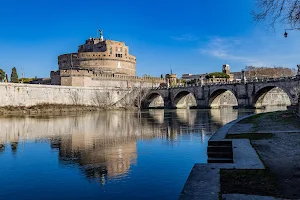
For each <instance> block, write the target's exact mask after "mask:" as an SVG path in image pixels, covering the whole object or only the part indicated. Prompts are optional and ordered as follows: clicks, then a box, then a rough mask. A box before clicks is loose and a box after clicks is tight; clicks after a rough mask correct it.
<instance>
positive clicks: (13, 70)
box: [10, 67, 19, 83]
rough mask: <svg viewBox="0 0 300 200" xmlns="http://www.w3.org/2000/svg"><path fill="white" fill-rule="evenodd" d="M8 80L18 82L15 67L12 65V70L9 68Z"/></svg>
mask: <svg viewBox="0 0 300 200" xmlns="http://www.w3.org/2000/svg"><path fill="white" fill-rule="evenodd" d="M10 82H12V83H18V82H19V78H18V73H17V69H16V68H15V67H13V68H12V70H11V75H10Z"/></svg>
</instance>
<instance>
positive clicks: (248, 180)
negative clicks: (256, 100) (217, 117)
mask: <svg viewBox="0 0 300 200" xmlns="http://www.w3.org/2000/svg"><path fill="white" fill-rule="evenodd" d="M299 141H300V119H299V118H297V117H296V116H295V114H294V112H292V111H277V112H272V113H261V114H256V115H251V116H248V117H245V118H242V119H237V120H234V121H232V122H230V123H228V124H226V125H225V126H223V127H222V128H221V129H219V130H218V131H217V132H216V133H215V134H214V135H213V136H212V137H211V139H210V140H209V142H208V161H209V160H210V159H211V157H210V155H213V154H216V152H217V151H216V152H214V151H212V150H213V148H217V150H221V149H222V148H225V146H224V145H225V143H231V146H232V147H231V149H232V153H231V154H232V155H233V157H232V160H233V162H232V163H230V162H227V163H216V162H209V163H207V164H195V165H194V167H193V169H192V171H191V173H190V175H189V177H188V180H187V181H186V184H185V186H184V188H183V190H182V192H181V195H180V197H179V199H211V200H217V199H227V200H228V199H230V200H234V199H239V200H241V199H245V200H250V199H251V200H253V199H265V200H275V199H276V200H277V199H283V198H284V199H300V186H299V185H300V173H299V169H300V161H299V159H298V157H299V155H300V148H299V145H300V143H299ZM218 144H219V145H220V144H222V145H223V146H222V145H221V146H214V145H218ZM226 148H227V147H226ZM227 151H228V149H227V150H226V152H222V150H221V151H220V152H219V151H218V154H219V155H222V154H224V153H227ZM217 161H218V162H220V161H222V158H219V159H217Z"/></svg>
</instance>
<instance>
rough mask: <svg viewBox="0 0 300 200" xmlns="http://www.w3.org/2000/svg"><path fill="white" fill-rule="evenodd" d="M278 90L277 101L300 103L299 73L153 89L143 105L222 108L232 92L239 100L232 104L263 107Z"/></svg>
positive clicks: (295, 104)
mask: <svg viewBox="0 0 300 200" xmlns="http://www.w3.org/2000/svg"><path fill="white" fill-rule="evenodd" d="M274 89H277V90H280V91H281V92H282V93H280V94H278V95H277V96H276V97H274V98H275V99H274V100H277V101H278V98H281V97H283V96H286V99H287V100H288V101H289V102H290V105H291V106H297V105H299V93H300V76H299V75H297V76H295V77H285V78H278V79H268V80H261V81H257V80H256V81H249V82H244V83H241V82H240V83H225V84H224V83H222V84H220V83H214V84H205V85H190V86H177V87H169V88H166V87H165V88H156V89H151V90H150V91H149V92H148V94H147V95H146V96H145V97H144V98H143V101H142V107H143V108H149V107H164V108H187V107H196V108H212V107H220V101H221V99H222V98H223V97H225V96H226V94H230V95H231V96H232V97H233V98H234V101H235V102H236V103H232V102H229V103H228V104H227V105H229V106H231V105H232V106H233V104H236V106H238V107H249V108H253V107H255V108H259V107H262V106H263V103H262V102H263V101H264V100H266V98H267V100H270V99H268V98H270V95H269V96H268V93H270V91H272V90H274ZM189 98H192V99H193V101H194V103H191V102H192V101H187V99H189ZM223 101H224V100H223ZM279 101H280V100H279ZM225 104H226V102H225ZM282 104H284V102H282Z"/></svg>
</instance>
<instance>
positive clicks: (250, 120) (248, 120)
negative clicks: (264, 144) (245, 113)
mask: <svg viewBox="0 0 300 200" xmlns="http://www.w3.org/2000/svg"><path fill="white" fill-rule="evenodd" d="M265 114H267V113H260V114H257V115H253V116H251V117H248V118H246V119H243V120H242V121H240V122H239V124H253V123H256V122H257V120H258V119H259V118H260V117H261V116H263V115H265Z"/></svg>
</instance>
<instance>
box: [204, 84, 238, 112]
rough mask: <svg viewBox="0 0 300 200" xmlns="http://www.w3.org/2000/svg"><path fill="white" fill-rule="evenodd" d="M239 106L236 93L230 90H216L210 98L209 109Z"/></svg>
mask: <svg viewBox="0 0 300 200" xmlns="http://www.w3.org/2000/svg"><path fill="white" fill-rule="evenodd" d="M233 106H238V100H237V98H236V95H235V94H234V91H232V90H231V89H228V88H219V89H216V90H214V91H213V92H212V93H211V94H210V95H209V98H208V107H210V108H221V107H233Z"/></svg>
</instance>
